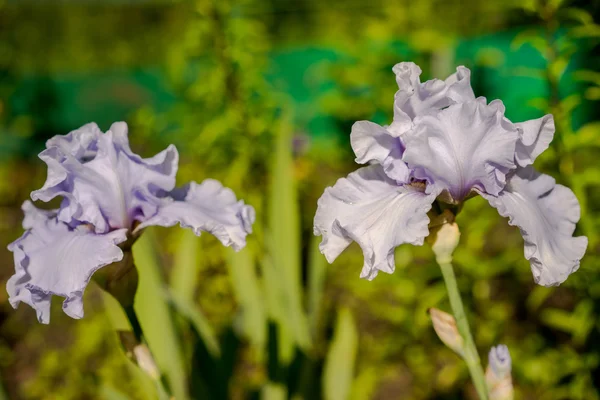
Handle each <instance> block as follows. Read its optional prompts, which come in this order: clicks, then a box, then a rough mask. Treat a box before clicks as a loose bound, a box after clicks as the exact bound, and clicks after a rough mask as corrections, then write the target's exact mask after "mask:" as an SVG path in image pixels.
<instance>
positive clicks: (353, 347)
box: [323, 308, 358, 400]
mask: <svg viewBox="0 0 600 400" xmlns="http://www.w3.org/2000/svg"><path fill="white" fill-rule="evenodd" d="M357 349H358V333H357V331H356V326H355V324H354V318H353V317H352V314H351V312H350V310H348V309H347V308H342V309H341V310H340V311H339V313H338V316H337V321H336V324H335V332H334V335H333V341H332V343H331V347H330V348H329V352H328V353H327V358H326V359H325V370H324V374H323V391H324V393H323V397H324V398H325V400H346V399H348V398H349V396H350V389H351V386H352V379H353V377H354V362H355V360H356V352H357Z"/></svg>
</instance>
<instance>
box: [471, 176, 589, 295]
mask: <svg viewBox="0 0 600 400" xmlns="http://www.w3.org/2000/svg"><path fill="white" fill-rule="evenodd" d="M482 195H483V196H484V197H485V198H486V199H487V200H488V201H489V203H490V204H491V205H492V206H493V207H495V208H496V209H497V210H498V212H499V213H500V215H502V216H503V217H508V218H509V224H510V225H514V226H517V227H519V229H520V231H521V234H522V235H523V239H524V240H525V258H527V259H528V260H529V261H530V264H531V271H532V272H533V277H534V279H535V282H536V283H538V284H540V285H542V286H556V285H559V284H561V283H562V282H564V281H565V279H567V277H568V276H569V275H570V274H571V273H573V272H575V271H576V270H577V269H578V268H579V262H580V260H581V258H582V257H583V255H584V253H585V250H586V248H587V243H588V241H587V238H586V237H585V236H579V237H573V232H574V230H575V224H576V223H577V221H579V216H580V209H579V203H578V201H577V198H576V197H575V195H574V194H573V192H572V191H571V190H570V189H569V188H567V187H565V186H562V185H558V184H556V182H555V181H554V179H553V178H552V177H550V176H548V175H544V174H540V173H539V172H537V171H535V170H534V169H533V168H532V167H527V168H522V169H518V170H517V172H516V173H515V174H514V175H513V176H512V177H510V179H509V181H508V183H507V185H506V187H505V188H504V190H503V191H502V192H500V194H499V195H498V196H497V197H496V196H490V195H487V194H482Z"/></svg>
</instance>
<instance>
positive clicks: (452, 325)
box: [429, 308, 465, 357]
mask: <svg viewBox="0 0 600 400" xmlns="http://www.w3.org/2000/svg"><path fill="white" fill-rule="evenodd" d="M429 315H430V316H431V322H433V329H435V333H437V335H438V337H439V338H440V340H441V341H442V342H444V344H445V345H446V346H448V347H449V348H451V349H452V350H454V351H455V352H456V353H457V354H458V355H459V356H461V357H464V355H465V349H464V341H463V338H462V336H461V335H460V333H459V332H458V328H457V327H456V320H455V319H454V317H453V316H452V315H450V314H448V313H446V312H444V311H441V310H438V309H437V308H430V309H429Z"/></svg>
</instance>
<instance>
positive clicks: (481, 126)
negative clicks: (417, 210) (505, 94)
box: [403, 100, 518, 202]
mask: <svg viewBox="0 0 600 400" xmlns="http://www.w3.org/2000/svg"><path fill="white" fill-rule="evenodd" d="M499 103H500V102H493V103H492V104H489V105H485V103H484V102H482V101H478V100H473V101H469V102H466V103H460V104H455V105H452V106H450V107H448V108H446V109H444V110H441V111H439V112H437V113H436V114H432V115H426V116H421V117H417V118H416V119H415V121H414V122H415V127H414V129H413V130H411V131H410V132H408V133H406V134H405V135H404V136H403V141H404V144H405V146H406V150H405V152H404V156H403V159H404V161H405V162H406V163H407V164H408V166H409V168H411V169H413V170H414V177H415V178H416V179H424V180H427V181H428V183H429V184H430V185H428V186H427V191H428V193H429V192H433V191H439V192H441V191H447V193H448V194H449V195H450V197H451V200H452V201H453V202H460V201H462V200H463V199H464V198H465V197H466V196H467V195H468V194H469V193H470V191H471V190H473V189H475V190H478V191H483V192H486V193H489V194H492V195H497V194H498V193H499V192H500V191H501V190H502V188H503V187H504V184H505V175H506V173H508V172H509V170H511V169H513V168H514V167H515V163H514V154H515V144H516V141H517V138H518V133H517V130H516V128H514V126H513V125H512V124H511V123H510V122H509V121H508V120H507V119H506V118H504V116H503V108H504V107H500V104H499Z"/></svg>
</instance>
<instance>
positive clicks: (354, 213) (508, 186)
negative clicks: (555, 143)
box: [314, 63, 587, 286]
mask: <svg viewBox="0 0 600 400" xmlns="http://www.w3.org/2000/svg"><path fill="white" fill-rule="evenodd" d="M393 71H394V72H395V74H396V80H397V82H398V85H399V87H400V90H398V92H397V93H396V95H395V101H394V120H393V122H392V124H391V125H389V126H379V125H377V124H375V123H372V122H368V121H360V122H357V123H355V124H354V126H353V127H352V133H351V136H350V139H351V144H352V148H353V150H354V153H355V154H356V162H357V163H360V164H365V163H369V164H370V165H369V166H366V167H364V168H360V169H358V170H357V171H355V172H353V173H351V174H350V175H348V177H347V178H342V179H339V180H338V181H337V183H336V184H335V185H334V186H333V187H329V188H327V189H326V190H325V193H324V194H323V196H322V197H321V198H320V199H319V202H318V209H317V213H316V215H315V222H314V225H315V227H314V231H315V234H316V235H322V236H323V240H322V242H321V245H320V249H321V252H322V253H323V254H324V255H325V257H326V258H327V260H328V261H329V262H333V261H334V260H335V259H336V258H337V256H338V255H339V254H340V253H341V252H342V251H343V250H344V249H345V248H346V247H347V246H348V245H349V244H350V243H351V242H352V241H356V242H357V243H358V244H359V245H360V247H361V248H362V250H363V253H364V266H363V269H362V273H361V277H363V278H367V279H373V278H374V277H375V276H376V275H377V273H378V271H384V272H387V273H392V272H393V271H394V249H395V247H396V246H399V245H401V244H403V243H410V244H413V245H422V244H423V241H424V238H425V237H426V236H427V235H428V234H429V229H428V225H429V222H430V220H429V217H428V215H427V214H428V212H429V211H430V210H431V208H432V203H433V202H434V201H436V200H437V201H440V202H444V203H449V204H451V205H460V204H461V203H462V202H463V201H464V200H466V199H467V198H469V197H471V196H473V195H477V194H479V195H481V196H482V197H484V198H485V199H486V200H488V202H489V203H490V204H491V205H492V206H493V207H495V208H496V209H497V210H498V212H499V213H500V215H502V216H505V217H509V224H511V225H516V226H518V227H519V229H520V231H521V234H522V235H523V238H524V240H525V258H527V259H528V260H529V261H530V263H531V269H532V272H533V276H534V279H535V281H536V282H537V283H538V284H540V285H544V286H553V285H558V284H560V283H561V282H563V281H564V280H565V279H567V277H568V276H569V274H571V273H572V272H574V271H576V270H577V269H578V268H579V262H580V260H581V258H582V257H583V255H584V253H585V250H586V247H587V238H586V237H573V232H574V230H575V224H576V223H577V221H578V220H579V215H580V209H579V203H578V202H577V199H576V198H575V195H574V194H573V192H572V191H571V190H569V189H568V188H566V187H564V186H562V185H558V184H556V182H555V180H554V179H553V178H552V177H550V176H548V175H544V174H540V173H538V172H536V171H535V170H534V169H533V167H532V166H531V164H533V162H534V160H535V159H536V157H537V156H538V155H539V154H541V153H542V152H543V151H544V150H546V149H547V148H548V145H549V144H550V142H551V140H552V137H553V135H554V120H553V118H552V115H546V116H544V117H542V118H539V119H536V120H531V121H526V122H521V123H514V124H513V123H512V122H510V121H509V120H508V119H507V118H506V117H505V116H504V105H503V104H502V102H501V101H499V100H494V101H492V102H491V103H489V104H488V103H487V101H486V99H485V98H483V97H479V98H475V95H474V94H473V90H472V89H471V85H470V71H469V70H468V69H467V68H465V67H458V68H457V72H456V73H455V74H453V75H451V76H450V77H449V78H448V79H446V80H445V81H441V80H437V79H434V80H430V81H427V82H424V83H421V82H420V79H419V76H420V74H421V70H420V68H419V67H418V66H417V65H415V64H414V63H400V64H398V65H396V66H395V67H394V69H393Z"/></svg>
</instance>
